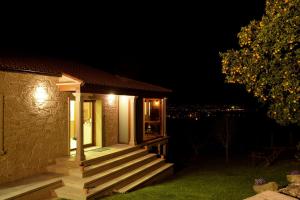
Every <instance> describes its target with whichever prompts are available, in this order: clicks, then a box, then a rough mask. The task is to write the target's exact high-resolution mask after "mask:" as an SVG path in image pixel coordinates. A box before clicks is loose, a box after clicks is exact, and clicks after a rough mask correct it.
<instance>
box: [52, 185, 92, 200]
mask: <svg viewBox="0 0 300 200" xmlns="http://www.w3.org/2000/svg"><path fill="white" fill-rule="evenodd" d="M55 194H56V195H57V197H59V198H63V199H72V200H86V199H87V195H86V193H85V192H84V190H82V189H79V188H74V187H71V186H63V187H60V188H58V189H56V190H55Z"/></svg>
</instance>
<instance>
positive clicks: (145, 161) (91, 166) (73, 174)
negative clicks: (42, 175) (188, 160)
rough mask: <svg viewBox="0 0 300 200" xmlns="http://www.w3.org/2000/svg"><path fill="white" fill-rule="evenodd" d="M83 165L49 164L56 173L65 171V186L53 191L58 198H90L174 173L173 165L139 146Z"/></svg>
mask: <svg viewBox="0 0 300 200" xmlns="http://www.w3.org/2000/svg"><path fill="white" fill-rule="evenodd" d="M82 165H83V166H84V167H78V166H74V165H73V164H70V162H68V161H67V160H66V161H63V160H60V164H59V163H58V164H57V165H55V166H50V167H49V169H48V170H50V171H53V170H54V171H56V173H62V174H66V173H68V175H67V176H64V177H63V183H64V186H63V187H60V188H58V189H56V190H55V193H56V195H57V197H59V198H65V199H73V200H86V199H88V200H90V199H96V198H99V197H101V196H105V195H110V194H112V193H126V192H129V191H131V190H134V189H137V188H139V187H142V186H144V185H146V184H150V183H153V182H155V181H158V180H160V179H163V178H165V177H167V176H170V175H171V174H172V173H173V164H170V163H166V162H165V159H162V158H159V157H158V156H157V154H152V153H148V151H147V150H146V149H141V148H139V147H133V148H129V149H126V150H122V151H119V152H115V153H112V154H108V155H105V156H102V157H98V158H94V159H90V160H85V161H83V163H82ZM62 166H66V167H65V168H64V167H62Z"/></svg>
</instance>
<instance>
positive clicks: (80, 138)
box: [74, 93, 85, 163]
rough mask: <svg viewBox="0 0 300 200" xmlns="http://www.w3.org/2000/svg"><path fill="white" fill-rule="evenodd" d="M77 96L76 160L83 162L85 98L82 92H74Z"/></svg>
mask: <svg viewBox="0 0 300 200" xmlns="http://www.w3.org/2000/svg"><path fill="white" fill-rule="evenodd" d="M74 96H75V109H76V111H77V112H76V114H77V115H76V116H75V117H76V118H75V130H76V141H77V146H76V160H77V161H78V162H79V163H81V161H84V160H85V155H84V148H83V98H82V94H81V93H74Z"/></svg>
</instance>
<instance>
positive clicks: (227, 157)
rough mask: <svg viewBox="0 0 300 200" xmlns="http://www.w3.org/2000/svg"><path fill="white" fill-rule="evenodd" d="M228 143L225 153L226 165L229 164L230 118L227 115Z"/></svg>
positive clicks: (226, 142)
mask: <svg viewBox="0 0 300 200" xmlns="http://www.w3.org/2000/svg"><path fill="white" fill-rule="evenodd" d="M225 126H226V139H225V140H226V141H225V153H226V163H229V131H230V130H229V116H228V115H226V125H225Z"/></svg>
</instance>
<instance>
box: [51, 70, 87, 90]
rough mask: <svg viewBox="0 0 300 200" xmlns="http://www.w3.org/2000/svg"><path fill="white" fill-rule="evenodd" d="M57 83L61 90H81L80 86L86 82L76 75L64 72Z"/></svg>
mask: <svg viewBox="0 0 300 200" xmlns="http://www.w3.org/2000/svg"><path fill="white" fill-rule="evenodd" d="M56 85H57V86H58V88H59V91H61V92H73V91H80V87H81V86H82V85H84V82H83V81H82V80H80V79H78V78H76V77H73V76H71V75H69V74H66V73H63V74H62V76H61V77H60V78H59V81H58V83H56Z"/></svg>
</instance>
